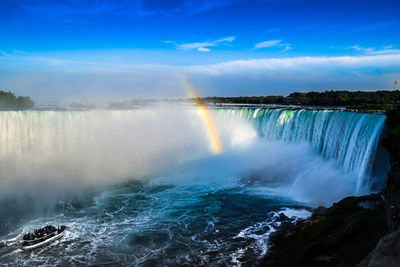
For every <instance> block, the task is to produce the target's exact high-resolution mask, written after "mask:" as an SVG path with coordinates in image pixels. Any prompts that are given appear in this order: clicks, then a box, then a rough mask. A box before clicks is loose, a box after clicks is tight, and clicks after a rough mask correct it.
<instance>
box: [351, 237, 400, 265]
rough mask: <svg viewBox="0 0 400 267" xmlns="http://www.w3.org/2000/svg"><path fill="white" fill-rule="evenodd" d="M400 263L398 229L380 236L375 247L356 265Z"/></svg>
mask: <svg viewBox="0 0 400 267" xmlns="http://www.w3.org/2000/svg"><path fill="white" fill-rule="evenodd" d="M399 265H400V230H397V231H396V232H393V233H390V234H387V235H385V236H384V237H382V239H381V240H380V241H379V243H378V245H377V246H376V248H375V249H374V250H373V251H372V252H371V253H370V254H369V255H368V256H367V257H366V258H365V259H364V260H363V261H362V262H360V263H359V264H358V265H357V266H358V267H378V266H385V267H391V266H393V267H395V266H396V267H397V266H399Z"/></svg>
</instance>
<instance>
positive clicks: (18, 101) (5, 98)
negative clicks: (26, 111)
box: [0, 91, 35, 108]
mask: <svg viewBox="0 0 400 267" xmlns="http://www.w3.org/2000/svg"><path fill="white" fill-rule="evenodd" d="M34 104H35V103H34V102H33V101H32V99H31V98H30V97H28V96H19V97H16V96H15V95H14V94H13V93H11V92H4V91H0V108H30V107H33V106H34Z"/></svg>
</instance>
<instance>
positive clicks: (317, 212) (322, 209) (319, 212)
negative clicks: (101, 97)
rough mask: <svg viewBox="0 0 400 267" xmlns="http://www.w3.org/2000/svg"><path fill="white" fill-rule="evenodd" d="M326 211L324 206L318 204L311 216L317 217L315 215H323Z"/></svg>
mask: <svg viewBox="0 0 400 267" xmlns="http://www.w3.org/2000/svg"><path fill="white" fill-rule="evenodd" d="M327 212H328V208H325V207H323V206H319V207H318V208H316V209H315V210H314V211H313V214H312V217H317V216H324V215H326V213H327Z"/></svg>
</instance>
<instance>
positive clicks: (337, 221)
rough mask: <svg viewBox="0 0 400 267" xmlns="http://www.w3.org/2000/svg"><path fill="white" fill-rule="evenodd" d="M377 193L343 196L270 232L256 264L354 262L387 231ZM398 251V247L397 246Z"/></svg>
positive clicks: (380, 201) (300, 264) (290, 264)
mask: <svg viewBox="0 0 400 267" xmlns="http://www.w3.org/2000/svg"><path fill="white" fill-rule="evenodd" d="M383 205H384V203H383V199H382V196H381V195H369V196H362V197H347V198H345V199H343V200H341V201H340V202H338V203H335V204H334V205H333V206H332V207H330V208H328V209H326V208H323V207H319V208H317V209H316V210H315V211H314V213H313V215H312V216H311V218H309V219H308V220H299V221H298V222H297V223H296V224H290V227H289V226H285V227H283V228H281V229H280V230H278V231H277V232H276V234H275V235H271V236H270V247H269V252H268V254H267V255H266V257H265V258H264V259H262V260H261V262H260V263H259V265H260V266H290V267H292V266H307V267H310V266H318V267H321V266H356V265H357V264H358V263H359V262H360V261H361V260H363V259H364V258H365V257H366V256H367V255H368V253H370V252H371V251H372V249H374V248H375V247H376V245H377V244H378V242H379V240H380V239H381V238H382V237H383V236H384V235H385V234H387V233H388V229H387V224H386V214H385V208H384V207H383ZM399 251H400V250H399Z"/></svg>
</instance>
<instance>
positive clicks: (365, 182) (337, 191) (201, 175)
mask: <svg viewBox="0 0 400 267" xmlns="http://www.w3.org/2000/svg"><path fill="white" fill-rule="evenodd" d="M212 113H213V116H214V119H215V122H216V124H217V128H218V130H219V134H220V138H221V141H222V144H223V147H224V152H223V153H222V154H219V155H215V154H213V153H212V147H211V146H210V142H209V140H208V134H207V131H206V129H204V125H203V123H202V121H201V116H200V114H199V113H198V112H197V111H196V110H195V109H194V108H188V107H182V108H169V107H157V108H146V109H143V110H136V111H132V110H131V111H107V110H106V111H24V112H11V111H10V112H0V126H1V127H0V129H1V130H0V144H1V147H2V150H1V155H0V157H1V161H0V162H1V163H0V173H1V176H0V177H1V181H0V182H1V188H2V190H0V192H1V198H0V202H1V203H0V204H1V205H0V220H1V221H0V239H3V240H10V241H12V240H13V238H15V237H18V235H19V234H21V233H22V232H25V231H28V230H31V229H33V228H34V227H39V226H41V225H43V224H47V223H55V224H65V225H67V227H68V232H67V234H66V236H65V237H64V238H63V239H62V240H60V241H59V242H56V243H54V244H51V245H50V246H47V247H43V248H40V249H37V250H34V251H28V252H25V251H22V250H20V249H19V248H18V246H15V245H12V244H9V245H7V246H0V262H1V263H2V264H6V265H7V264H9V265H19V266H20V265H32V264H42V265H43V264H44V265H46V264H47V265H54V264H60V265H78V266H79V265H86V264H92V265H99V264H104V265H107V264H108V265H121V264H124V265H141V266H150V265H152V266H154V265H156V266H157V265H159V266H165V265H184V266H185V265H187V266H189V265H190V266H193V265H207V266H209V265H218V266H228V265H229V266H231V265H241V264H244V265H252V264H255V263H257V262H258V260H259V259H260V258H261V257H262V256H263V255H265V253H267V246H268V236H269V235H270V233H271V232H273V231H275V229H276V228H277V227H278V226H279V224H280V223H281V222H282V218H279V214H280V213H284V214H286V215H287V216H288V217H290V218H292V219H293V220H295V219H296V218H299V217H306V216H308V215H309V214H310V213H309V210H310V208H311V207H316V206H318V205H321V204H323V205H329V204H330V203H332V202H333V201H337V200H339V199H340V198H342V197H344V196H347V195H354V194H360V193H363V192H369V191H370V187H369V185H370V184H371V183H373V181H374V179H375V180H376V179H381V178H380V177H374V176H373V175H372V174H371V173H372V170H371V169H372V165H373V164H372V163H373V162H374V158H375V151H376V149H377V145H378V142H379V138H380V135H381V131H382V127H383V124H384V118H385V117H384V116H382V115H378V114H366V113H351V112H334V111H316V110H277V109H274V110H268V109H243V108H242V109H235V108H231V109H219V110H213V112H212ZM5 188H6V190H5ZM9 243H12V242H9Z"/></svg>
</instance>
